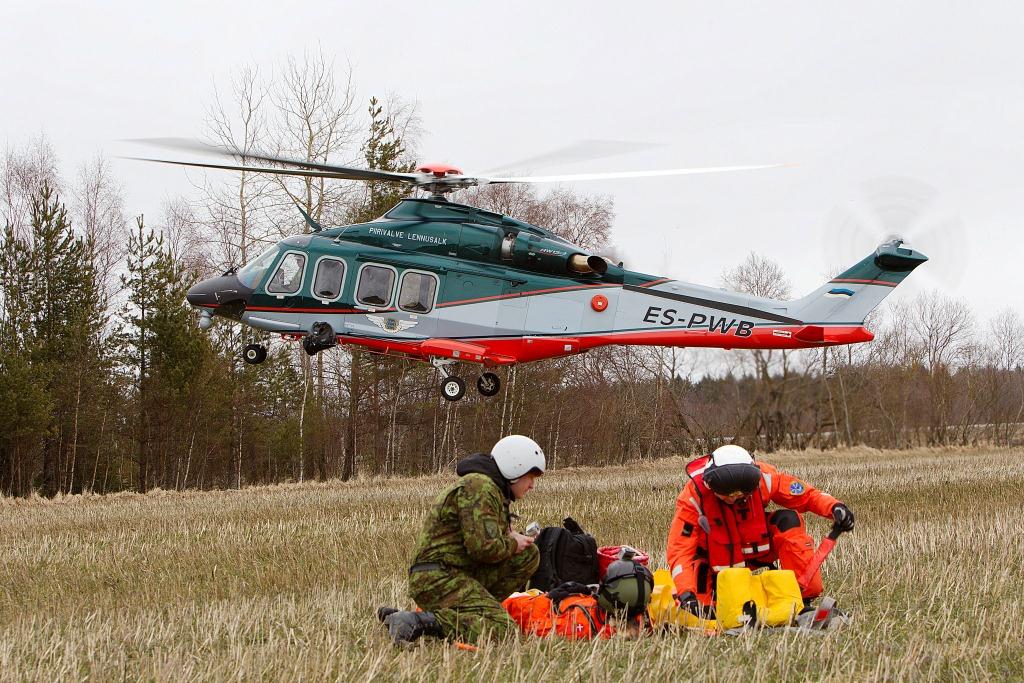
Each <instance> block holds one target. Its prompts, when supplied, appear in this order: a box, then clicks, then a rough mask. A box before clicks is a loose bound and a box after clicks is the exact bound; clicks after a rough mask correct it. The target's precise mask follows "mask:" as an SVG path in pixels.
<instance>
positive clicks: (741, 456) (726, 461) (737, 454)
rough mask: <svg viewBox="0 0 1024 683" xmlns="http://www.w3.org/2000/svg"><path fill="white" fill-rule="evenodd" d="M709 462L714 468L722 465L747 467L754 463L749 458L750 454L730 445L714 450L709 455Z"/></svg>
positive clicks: (739, 447)
mask: <svg viewBox="0 0 1024 683" xmlns="http://www.w3.org/2000/svg"><path fill="white" fill-rule="evenodd" d="M711 462H712V463H713V464H714V465H715V466H717V467H721V466H722V465H749V464H750V463H752V462H754V459H753V458H752V457H750V452H749V451H748V450H747V449H746V448H744V447H743V446H737V445H736V444H732V443H730V444H726V445H725V446H719V447H718V448H716V449H715V451H714V452H713V453H712V454H711Z"/></svg>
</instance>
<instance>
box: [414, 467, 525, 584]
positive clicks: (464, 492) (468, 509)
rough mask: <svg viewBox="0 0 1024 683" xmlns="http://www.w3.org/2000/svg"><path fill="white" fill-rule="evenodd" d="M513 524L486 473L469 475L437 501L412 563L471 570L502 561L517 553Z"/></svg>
mask: <svg viewBox="0 0 1024 683" xmlns="http://www.w3.org/2000/svg"><path fill="white" fill-rule="evenodd" d="M510 523H511V515H510V513H509V510H508V505H507V503H506V502H505V497H504V496H503V495H502V492H501V489H499V488H498V485H497V484H495V483H494V481H493V480H492V479H491V478H490V477H488V476H487V475H486V474H478V473H473V474H467V475H465V476H464V477H462V478H461V479H459V480H458V481H457V482H456V483H455V484H454V485H452V486H451V487H450V488H448V489H446V490H445V491H444V492H443V493H442V494H441V495H440V496H438V497H437V500H435V501H434V506H433V507H432V508H431V510H430V512H429V513H428V514H427V520H426V522H425V523H424V525H423V530H422V531H421V532H420V537H419V548H418V550H417V552H416V558H415V559H414V560H413V564H420V563H423V562H438V563H440V564H443V565H446V566H449V567H461V568H465V569H472V567H473V566H474V565H479V564H496V563H498V562H503V561H505V560H507V559H509V558H510V557H512V556H513V555H514V554H515V552H516V542H515V540H513V538H512V537H511V536H509V533H508V530H509V524H510Z"/></svg>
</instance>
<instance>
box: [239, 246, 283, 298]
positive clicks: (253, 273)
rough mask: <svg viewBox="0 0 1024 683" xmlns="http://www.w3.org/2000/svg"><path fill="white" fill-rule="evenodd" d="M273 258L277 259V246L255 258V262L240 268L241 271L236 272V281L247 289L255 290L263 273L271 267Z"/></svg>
mask: <svg viewBox="0 0 1024 683" xmlns="http://www.w3.org/2000/svg"><path fill="white" fill-rule="evenodd" d="M275 258H277V245H274V246H272V247H271V248H270V249H267V250H266V251H265V252H263V253H262V254H260V255H259V256H257V257H256V259H255V260H253V261H249V263H246V264H245V265H244V266H242V268H241V270H239V271H238V275H237V277H238V281H239V282H241V283H242V284H243V285H245V286H246V287H248V288H249V289H256V287H257V286H258V285H259V283H260V280H262V279H263V275H264V273H266V272H267V269H268V268H270V266H271V265H273V263H274V259H275Z"/></svg>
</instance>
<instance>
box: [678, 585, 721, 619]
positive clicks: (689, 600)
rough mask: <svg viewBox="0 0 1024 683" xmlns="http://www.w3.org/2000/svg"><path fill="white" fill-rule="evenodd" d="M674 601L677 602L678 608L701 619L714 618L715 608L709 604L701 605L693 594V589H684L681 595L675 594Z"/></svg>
mask: <svg viewBox="0 0 1024 683" xmlns="http://www.w3.org/2000/svg"><path fill="white" fill-rule="evenodd" d="M675 598H676V602H677V603H678V604H679V608H680V609H684V610H686V611H687V612H689V613H690V614H692V615H694V616H696V617H700V618H701V619H714V618H715V608H714V607H711V606H710V605H702V604H701V603H700V600H698V599H697V596H696V595H694V594H693V591H686V592H685V593H683V594H682V595H677V596H675Z"/></svg>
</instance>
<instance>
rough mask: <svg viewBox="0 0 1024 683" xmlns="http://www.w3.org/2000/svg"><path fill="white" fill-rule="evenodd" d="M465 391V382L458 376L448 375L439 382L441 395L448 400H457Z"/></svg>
mask: <svg viewBox="0 0 1024 683" xmlns="http://www.w3.org/2000/svg"><path fill="white" fill-rule="evenodd" d="M465 393H466V383H465V382H463V381H462V380H461V379H459V378H458V377H449V378H447V379H446V380H445V381H444V382H442V383H441V395H442V396H444V397H445V398H446V399H448V400H449V401H458V400H459V399H460V398H462V397H463V395H465Z"/></svg>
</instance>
